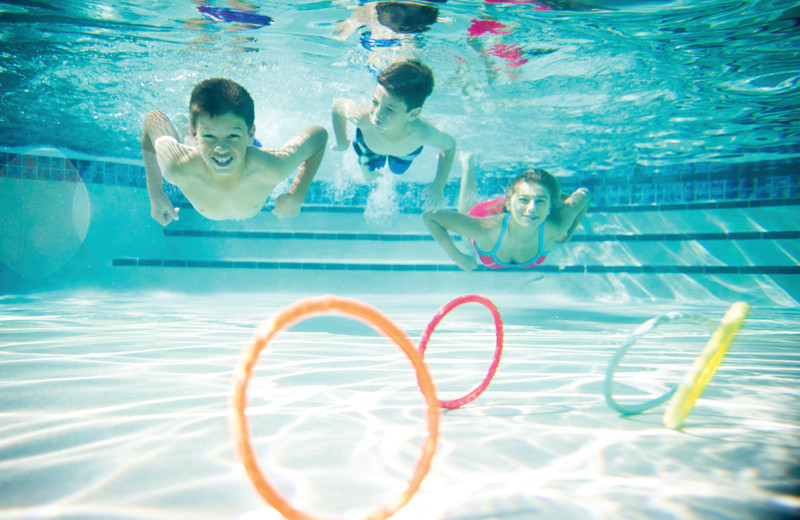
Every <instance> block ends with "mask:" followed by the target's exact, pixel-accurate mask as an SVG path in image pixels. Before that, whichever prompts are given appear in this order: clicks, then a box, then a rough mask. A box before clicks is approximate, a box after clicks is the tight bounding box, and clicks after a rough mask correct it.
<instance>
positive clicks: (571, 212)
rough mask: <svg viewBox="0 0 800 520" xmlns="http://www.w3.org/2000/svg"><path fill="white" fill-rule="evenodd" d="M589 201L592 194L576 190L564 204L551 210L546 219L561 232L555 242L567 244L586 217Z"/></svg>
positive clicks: (579, 189) (585, 190)
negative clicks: (550, 220)
mask: <svg viewBox="0 0 800 520" xmlns="http://www.w3.org/2000/svg"><path fill="white" fill-rule="evenodd" d="M591 200H592V194H591V192H590V191H589V190H587V189H586V188H578V189H577V190H575V191H574V192H573V193H572V195H570V196H569V197H567V198H566V200H564V202H561V203H560V204H558V205H557V206H556V207H555V208H553V211H552V213H551V214H550V216H549V217H548V219H552V222H553V223H555V224H556V225H557V226H558V227H559V231H562V230H563V234H560V235H559V237H558V238H556V242H559V243H561V244H564V243H566V242H569V239H570V238H572V235H574V234H575V231H576V230H577V229H578V226H580V224H581V221H582V220H583V217H584V216H586V211H587V210H588V209H589V202H590V201H591Z"/></svg>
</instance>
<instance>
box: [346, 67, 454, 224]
mask: <svg viewBox="0 0 800 520" xmlns="http://www.w3.org/2000/svg"><path fill="white" fill-rule="evenodd" d="M431 92H433V72H432V71H431V69H430V68H428V67H427V66H425V65H423V64H422V63H421V62H420V61H418V60H408V61H401V62H397V63H393V64H392V65H389V66H388V67H386V69H384V70H383V72H381V73H380V75H379V76H378V85H377V86H376V87H375V93H374V94H373V97H372V106H371V107H370V106H366V105H360V104H358V103H356V102H354V101H351V100H349V99H343V98H339V99H336V100H335V101H334V102H333V110H332V112H333V114H332V118H333V133H334V136H335V137H336V144H335V145H334V147H333V149H334V150H338V151H342V150H346V149H347V147H348V146H349V145H350V141H349V140H348V139H347V121H348V120H349V121H350V122H352V123H353V124H354V125H356V136H355V141H354V142H353V149H354V150H355V151H356V154H357V155H358V162H359V164H361V169H362V172H363V173H364V177H365V178H366V179H367V180H374V179H375V178H376V177H377V176H378V175H379V174H380V170H381V168H382V167H383V166H384V165H388V167H389V170H390V171H391V172H392V173H395V174H398V175H401V174H403V173H405V172H406V170H407V169H408V167H409V166H410V165H411V162H412V161H413V160H414V158H415V157H416V156H418V155H419V154H420V153H421V152H422V148H423V146H426V145H429V146H433V147H434V148H438V149H439V150H440V151H439V164H438V167H437V169H436V177H435V178H434V180H433V183H431V184H430V185H428V186H426V187H425V188H424V189H423V192H422V195H423V197H424V199H425V202H424V204H423V206H422V209H423V211H433V210H435V209H438V208H440V207H442V206H444V203H445V200H444V187H445V184H447V177H448V176H449V175H450V168H451V167H452V166H453V159H454V158H455V154H456V141H455V139H453V138H452V137H451V136H450V135H449V134H447V133H445V132H443V131H442V130H439V129H438V128H437V127H435V126H433V125H432V124H430V123H429V122H428V121H426V120H425V119H423V118H422V116H421V115H420V113H421V112H422V105H423V104H424V103H425V100H426V99H427V97H428V96H429V95H430V94H431Z"/></svg>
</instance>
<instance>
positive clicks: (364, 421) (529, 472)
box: [0, 0, 800, 519]
mask: <svg viewBox="0 0 800 520" xmlns="http://www.w3.org/2000/svg"><path fill="white" fill-rule="evenodd" d="M598 3H599V4H603V5H602V7H601V6H598V5H594V4H592V5H589V4H588V3H580V2H571V1H565V2H557V1H556V0H542V1H541V2H538V3H537V4H536V5H533V4H532V3H530V2H489V1H487V2H478V1H467V0H459V1H454V0H449V1H447V2H427V7H428V8H435V9H436V10H437V11H438V19H437V21H436V22H435V23H433V24H430V25H429V27H428V29H427V30H425V31H422V32H418V33H413V32H412V33H396V34H391V35H389V36H387V34H386V33H385V32H383V31H385V30H387V26H383V27H381V26H380V25H381V24H379V23H378V22H376V21H375V20H372V21H371V22H370V23H367V24H366V25H363V26H360V27H358V28H357V29H356V30H355V31H354V32H353V34H351V35H349V36H348V37H346V38H344V37H343V36H344V34H342V31H344V30H345V29H347V27H348V26H347V21H348V20H355V16H356V13H359V12H363V11H359V10H364V9H367V10H368V9H374V8H376V5H375V3H370V2H359V1H344V2H340V1H330V2H316V1H314V2H310V1H302V2H250V3H248V2H235V3H233V2H232V3H226V2H223V1H219V2H192V1H188V0H187V1H185V2H172V1H161V0H158V1H153V2H138V1H108V2H100V1H89V0H82V1H77V2H69V5H66V6H65V5H61V4H62V3H56V2H46V1H42V2H4V3H0V42H2V47H1V48H0V55H2V56H3V61H2V65H0V106H2V107H3V108H2V110H0V228H2V230H3V231H2V233H0V294H1V295H2V297H1V298H0V334H1V335H2V336H1V337H2V346H1V347H0V403H2V405H1V406H0V432H2V433H1V434H0V518H3V519H4V518H42V517H45V518H46V517H54V518H153V519H155V518H189V517H192V518H242V519H245V518H246V519H249V518H256V517H258V518H279V515H277V513H275V512H274V511H273V510H272V509H271V508H269V506H267V505H266V504H265V502H264V501H263V500H261V499H260V498H259V496H258V494H257V493H256V492H255V490H254V489H253V486H252V485H251V483H250V481H249V479H248V478H247V475H246V473H245V472H244V469H243V467H242V464H241V462H240V461H239V460H238V459H237V456H236V451H235V447H234V443H233V441H232V440H231V437H230V435H229V431H228V430H229V426H228V422H227V421H228V415H229V409H228V400H229V398H230V395H231V387H232V374H233V372H234V368H235V366H236V362H237V360H238V359H239V358H240V353H241V350H242V348H243V347H244V345H245V344H246V343H247V342H248V339H249V338H250V336H251V335H252V334H253V332H254V331H255V329H256V326H257V325H258V324H259V323H260V322H261V321H262V320H264V319H266V318H267V317H268V316H270V315H271V314H272V313H274V312H276V311H278V310H279V309H280V308H281V307H283V306H284V305H288V304H291V303H293V302H295V301H297V300H299V299H301V298H305V297H309V296H318V295H320V294H336V295H339V296H343V297H354V298H359V299H361V300H363V301H365V302H367V303H370V304H372V305H375V306H376V307H377V308H379V309H380V310H382V311H384V312H385V313H386V314H387V315H388V316H389V317H390V318H391V319H392V320H395V321H396V322H397V323H398V324H399V325H400V326H401V327H402V328H403V329H405V330H407V331H408V333H409V335H410V336H411V337H412V338H413V339H415V340H416V338H418V337H419V334H420V332H421V331H422V330H423V329H424V328H425V325H426V324H427V322H428V320H430V319H431V317H432V316H433V314H434V313H435V311H436V309H438V308H439V307H440V306H441V305H443V304H444V303H446V302H447V301H448V300H450V299H451V298H454V297H456V296H460V295H464V294H468V293H479V294H483V295H485V296H487V297H489V298H490V299H491V300H492V301H494V302H495V304H496V305H497V307H498V308H499V310H500V313H501V315H502V316H503V321H504V324H505V332H506V338H505V347H504V354H503V358H502V360H501V363H500V367H499V370H498V372H497V375H496V376H495V379H494V380H493V381H492V383H491V385H490V387H489V389H488V390H487V391H486V392H485V393H484V394H482V395H481V396H480V397H479V398H478V399H477V400H476V401H475V402H473V403H471V404H470V405H468V406H465V407H464V408H461V409H458V410H454V411H448V412H446V413H445V414H443V417H442V422H441V432H440V437H439V444H438V446H439V448H438V451H437V453H436V455H435V457H434V458H433V463H432V466H431V470H430V472H429V474H428V475H427V477H426V478H425V480H424V481H423V483H422V487H421V488H420V491H419V492H418V493H416V494H415V495H414V496H413V497H412V499H411V501H410V502H409V503H408V505H407V506H405V507H404V508H403V509H401V510H400V511H399V512H398V513H397V514H396V515H395V518H414V519H428V518H430V519H439V518H441V519H444V518H447V519H473V518H475V519H477V518H481V519H490V518H520V519H527V518H547V519H550V518H553V519H555V518H558V519H562V518H576V519H578V518H581V519H583V518H590V519H617V518H631V519H632V518H657V519H661V518H664V519H678V518H680V519H686V518H689V519H695V518H696V519H701V518H703V519H704V518H731V519H733V518H737V519H739V518H752V519H762V518H793V517H794V516H796V515H797V513H798V512H799V511H800V499H798V496H800V491H798V489H800V488H799V487H798V486H799V483H800V477H799V476H798V471H797V468H798V467H800V466H798V453H799V451H798V440H797V439H798V438H800V435H798V430H799V429H800V414H798V408H797V405H796V402H797V397H798V394H800V377H798V370H800V363H798V361H800V360H798V351H797V344H798V330H797V325H796V324H797V322H798V317H799V316H798V301H800V284H798V281H799V280H800V278H799V277H800V261H798V258H800V228H798V225H797V208H798V205H800V175H799V174H798V173H797V172H798V168H797V162H798V152H800V140H798V136H800V132H798V131H797V130H798V127H797V125H798V123H797V121H798V120H800V119H798V118H797V114H798V108H799V105H800V97H798V85H800V83H798V72H797V70H796V69H797V67H796V64H797V43H798V40H800V30H799V29H798V27H800V25H798V22H797V20H798V18H800V13H798V12H797V7H796V6H795V5H794V4H793V3H792V2H787V1H781V0H771V1H753V2H744V3H742V2H727V1H721V0H704V1H699V2H683V1H677V2H632V1H627V0H612V1H609V2H598ZM233 4H236V5H233ZM224 9H236V10H237V13H238V14H236V13H234V11H229V12H226V11H224ZM243 12H244V13H246V15H242V13H243ZM209 13H216V14H215V15H214V16H216V17H217V18H215V17H214V16H211V14H209ZM226 13H227V14H226ZM251 15H254V16H256V17H255V18H253V17H252V16H251ZM241 16H245V18H246V19H249V20H250V22H252V23H250V24H242V23H241V20H240V19H239V18H241ZM248 16H250V18H248ZM266 16H268V17H269V18H270V19H271V22H270V23H266V19H265V18H263V17H266ZM237 17H238V18H237ZM259 17H261V18H259ZM255 22H257V23H255ZM376 24H377V25H376ZM350 28H352V26H350ZM337 34H338V37H337ZM409 55H414V56H418V57H419V58H420V59H422V60H423V61H425V62H426V63H427V64H429V65H430V66H431V67H432V68H433V69H434V72H435V75H436V87H435V89H434V93H433V95H432V96H431V98H430V99H429V100H428V102H426V104H425V108H424V114H425V116H426V117H428V118H429V119H430V120H431V121H433V122H435V123H436V124H438V125H441V126H442V128H444V129H446V130H447V131H448V132H450V133H451V134H452V135H454V136H455V137H456V138H457V140H458V146H459V150H461V151H469V152H473V153H475V154H476V155H477V157H478V171H479V191H480V193H481V195H482V196H484V197H490V196H493V195H496V194H498V193H501V192H502V191H503V189H504V187H505V185H506V183H507V182H508V180H509V178H510V177H512V176H513V175H514V174H515V173H516V172H517V171H519V170H522V169H526V168H530V167H545V168H547V169H548V170H550V171H552V172H553V173H555V174H556V175H557V176H558V177H559V179H560V181H561V183H562V186H563V188H564V190H565V191H568V192H569V191H572V190H574V189H576V188H578V187H580V186H584V187H587V188H589V189H590V190H591V192H592V194H593V200H592V205H591V207H590V210H589V213H588V215H587V217H586V219H584V221H583V223H582V225H581V227H580V229H579V230H578V232H577V234H576V235H575V236H574V237H573V239H572V241H571V242H570V243H569V244H566V245H563V246H561V245H558V246H554V247H553V248H552V250H551V252H550V255H549V256H548V258H547V261H546V262H545V263H544V264H543V265H541V266H539V268H538V269H536V270H535V271H533V272H529V273H527V274H519V273H506V272H498V273H494V272H487V271H478V272H470V273H465V272H461V271H460V270H459V269H458V268H457V267H456V266H455V265H454V264H453V263H452V261H450V259H449V258H448V257H447V255H445V254H444V252H443V251H441V249H440V248H439V247H438V245H437V244H436V243H435V242H434V241H433V240H432V239H431V237H430V234H429V232H428V230H427V228H426V227H425V225H424V223H423V222H422V218H421V215H420V204H419V201H420V196H421V189H422V187H423V186H424V185H425V184H427V183H428V182H430V177H431V176H432V172H433V171H434V169H435V164H436V157H435V153H434V152H433V151H431V150H427V149H426V150H424V151H423V152H422V154H421V155H420V156H419V157H418V158H417V159H416V160H415V161H414V164H413V165H412V167H411V168H410V169H409V171H408V172H407V173H406V174H404V175H403V176H392V175H386V176H384V177H383V178H381V179H380V180H379V181H378V182H377V183H375V184H368V183H366V182H364V181H363V179H362V178H361V173H360V171H359V170H358V167H357V164H356V162H355V155H354V154H353V152H352V150H349V151H347V152H344V153H338V152H334V151H332V150H328V151H327V152H326V155H325V158H324V159H323V163H322V166H321V167H320V171H319V173H318V175H317V177H316V178H315V181H314V183H313V184H312V186H311V189H310V190H309V193H308V196H307V198H306V202H305V204H304V207H303V210H302V212H301V213H300V215H299V216H297V217H294V218H292V219H281V220H279V219H276V218H275V217H273V216H272V215H271V214H270V209H271V207H272V202H273V199H271V200H270V201H269V202H268V203H267V206H266V207H265V209H264V211H262V212H261V213H260V214H259V215H257V216H256V217H254V218H252V219H248V220H242V221H211V220H208V219H205V218H203V217H202V216H200V215H199V214H198V213H197V212H195V211H194V209H193V208H192V206H191V205H190V204H189V203H188V201H187V200H186V199H185V198H184V197H183V196H182V194H181V193H180V192H179V191H178V190H177V189H174V187H168V190H167V192H168V195H169V196H170V198H171V200H172V201H173V202H174V203H175V204H176V205H178V206H180V207H181V220H180V221H178V222H173V223H172V224H170V225H169V226H168V227H166V228H162V227H161V226H160V225H159V224H157V223H156V222H155V221H153V220H152V219H151V218H150V215H149V206H148V198H147V191H146V189H145V177H144V169H143V166H142V160H141V153H140V148H139V147H140V144H139V136H140V133H141V125H142V118H143V116H144V114H145V113H146V112H147V111H149V110H151V109H153V108H160V109H162V110H164V111H165V112H166V113H167V114H169V115H170V117H173V118H174V119H175V120H179V119H180V117H181V116H180V114H182V113H185V112H186V105H187V102H188V96H189V92H190V91H191V88H192V86H193V85H194V84H195V83H197V82H198V81H199V80H201V79H204V78H206V77H213V76H229V77H232V78H233V79H235V80H237V81H239V82H241V83H242V84H243V85H245V86H246V87H247V88H248V90H249V91H250V92H251V93H252V94H253V97H254V98H255V100H256V128H257V137H258V138H259V139H260V140H261V141H262V142H266V143H273V142H274V143H281V142H283V141H285V140H286V139H287V138H288V137H289V136H291V135H293V134H294V133H296V132H297V131H298V130H299V129H301V128H304V127H306V126H308V125H311V124H318V125H322V126H325V127H328V128H329V127H330V104H331V101H332V100H333V99H334V98H335V97H339V96H345V97H349V98H353V99H357V100H361V101H362V102H364V103H367V102H369V99H370V96H371V93H372V90H373V88H374V84H375V71H376V70H377V69H379V68H381V67H383V66H385V65H386V64H388V63H389V62H391V61H392V60H396V59H399V58H403V57H407V56H409ZM43 121H44V122H45V124H42V122H43ZM329 144H331V143H329ZM460 174H461V172H460V168H459V166H458V165H456V166H454V168H453V172H452V174H451V178H450V181H449V183H448V186H447V188H446V195H447V197H448V200H449V202H450V203H451V204H454V203H455V198H456V194H457V191H458V182H459V177H460ZM281 189H283V188H279V190H278V192H280V191H281ZM734 301H746V302H748V303H749V304H751V305H752V306H753V312H752V314H751V317H750V318H749V319H748V320H747V321H746V322H745V326H744V328H743V329H742V331H741V332H740V333H739V336H738V337H737V338H736V340H735V341H734V343H733V345H732V346H731V349H730V351H729V353H728V355H727V356H726V358H725V361H724V363H723V364H722V367H721V368H720V370H719V372H718V373H717V375H716V376H715V377H714V379H713V380H712V381H711V383H710V385H709V386H708V388H707V390H706V392H705V393H704V394H703V397H702V398H701V399H700V401H699V402H698V406H697V408H696V410H695V411H694V413H693V414H692V415H691V416H690V418H689V421H688V422H687V425H686V428H684V429H683V430H670V429H667V428H665V427H664V426H663V425H662V424H661V419H660V414H661V411H662V408H658V409H656V410H653V411H651V412H647V413H644V414H642V415H637V416H628V417H623V416H620V415H618V414H617V413H615V412H613V411H612V410H610V409H609V408H608V407H607V406H606V404H605V403H604V401H603V378H604V375H605V368H606V366H607V365H608V363H609V362H610V360H611V358H612V356H613V353H614V351H615V350H616V348H618V347H619V346H620V345H621V344H622V343H623V342H624V341H625V339H626V338H627V337H628V336H629V334H631V332H632V331H633V330H634V329H635V328H636V327H637V326H638V325H640V324H641V323H642V322H644V321H645V320H647V319H649V318H652V317H654V316H658V315H662V314H664V313H667V312H676V311H682V312H690V313H698V314H702V315H705V316H708V317H709V318H710V319H712V320H714V321H717V320H719V319H720V318H721V316H722V314H723V313H724V311H725V309H727V308H728V306H729V305H730V304H731V303H733V302H734ZM707 337H708V331H703V330H699V329H697V328H693V327H691V326H688V325H685V326H684V325H682V326H675V327H666V328H664V329H663V330H659V331H658V333H654V334H652V335H648V338H647V339H646V340H643V341H641V342H639V343H637V346H636V347H635V348H634V349H633V351H632V352H631V355H630V356H628V357H627V358H626V360H627V361H626V363H625V367H624V368H625V370H624V371H623V372H624V373H623V374H622V376H621V377H622V378H623V381H624V383H623V384H622V385H620V389H619V391H620V392H621V393H622V394H623V396H625V395H628V394H629V395H630V396H646V395H650V396H653V395H657V394H658V393H663V392H664V391H665V390H666V389H667V388H669V386H670V385H672V384H674V383H676V382H677V381H678V380H680V378H681V377H682V375H683V373H685V372H686V370H687V367H688V366H689V365H690V364H691V361H692V359H694V358H695V357H696V355H697V354H698V353H699V352H700V350H701V349H702V346H703V344H704V343H705V340H706V338H707ZM493 341H494V331H493V329H492V327H491V321H490V320H489V318H488V315H487V314H486V312H485V310H481V309H477V310H476V309H472V310H469V309H467V310H459V312H458V313H454V314H453V316H451V317H449V318H448V319H446V320H444V321H443V323H442V326H441V327H440V329H438V330H437V333H436V335H435V338H434V341H432V344H431V347H430V349H429V351H428V353H427V354H426V358H427V360H428V362H429V364H430V367H431V371H432V373H433V378H434V382H435V384H436V385H437V387H438V389H439V391H440V393H441V396H442V398H447V397H448V396H450V397H453V396H455V395H457V394H459V393H463V392H464V391H465V390H466V389H468V388H470V387H471V386H474V384H475V383H476V382H477V381H480V379H481V377H483V374H485V370H486V366H487V364H488V360H489V359H490V357H491V347H492V345H493ZM253 384H254V386H253V387H252V388H251V390H250V393H249V396H250V399H251V406H250V408H249V413H250V416H251V418H252V420H253V436H254V440H255V443H256V447H257V449H258V454H259V460H260V463H261V464H262V465H263V466H264V469H265V471H267V472H268V473H269V475H270V479H274V480H275V482H276V484H277V485H278V486H279V487H280V489H281V491H282V492H283V493H285V494H286V495H287V496H288V497H290V499H291V500H292V502H293V503H296V504H297V505H298V507H303V508H308V510H309V511H313V512H314V514H318V515H320V516H323V517H326V518H327V517H331V518H336V517H342V515H344V517H345V518H363V517H364V515H365V513H368V512H370V511H374V510H375V509H376V508H377V507H379V506H380V505H381V504H383V503H386V502H388V501H390V500H392V499H393V497H395V496H396V495H397V494H398V493H399V492H400V491H402V489H403V488H404V486H405V484H406V482H407V481H408V479H409V477H410V473H411V471H412V467H413V464H414V461H415V460H416V458H417V457H418V456H419V446H420V443H421V441H422V435H423V433H424V430H425V426H424V420H423V416H424V413H425V406H424V402H423V401H422V400H421V397H420V394H419V390H418V389H417V386H416V380H415V378H414V375H413V370H411V368H410V367H409V366H408V362H407V360H406V359H405V358H404V356H403V354H402V353H401V352H400V351H399V350H398V349H397V348H396V347H393V346H392V345H391V344H390V343H389V342H388V341H386V340H385V339H383V338H381V337H379V336H378V335H377V334H376V333H375V332H374V331H371V330H370V329H368V328H366V327H363V326H362V325H360V324H354V323H353V322H350V321H346V320H342V319H340V318H328V317H326V318H315V319H314V320H312V321H309V322H304V323H302V324H298V325H297V326H296V327H294V328H292V329H291V330H290V331H289V332H286V333H285V334H284V335H282V336H281V341H279V342H278V343H277V344H276V345H274V347H270V349H269V350H268V351H267V352H265V353H264V355H263V359H262V362H261V363H260V364H259V366H258V369H257V372H256V376H255V378H254V381H253Z"/></svg>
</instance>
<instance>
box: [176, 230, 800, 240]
mask: <svg viewBox="0 0 800 520" xmlns="http://www.w3.org/2000/svg"><path fill="white" fill-rule="evenodd" d="M164 235H165V236H168V237H185V238H224V239H252V240H258V239H271V240H358V241H384V242H420V241H426V242H427V241H433V237H432V236H431V235H429V234H424V233H416V234H411V233H402V234H392V233H358V232H352V233H338V232H320V233H317V232H308V231H206V230H200V229H185V230H184V229H164ZM798 238H800V231H742V232H732V233H642V234H638V235H633V234H630V233H616V234H602V235H575V236H573V237H572V239H571V240H570V242H663V241H687V240H789V239H798Z"/></svg>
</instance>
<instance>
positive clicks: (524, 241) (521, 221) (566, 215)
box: [423, 155, 591, 271]
mask: <svg viewBox="0 0 800 520" xmlns="http://www.w3.org/2000/svg"><path fill="white" fill-rule="evenodd" d="M463 163H464V170H463V174H462V178H461V189H460V193H459V207H458V211H452V210H440V211H436V212H431V213H424V214H423V218H424V219H425V224H426V225H427V226H428V229H429V230H430V231H431V234H432V235H433V237H434V239H436V241H437V242H438V243H439V245H441V246H442V248H443V249H444V250H445V252H446V253H447V254H448V256H450V258H452V259H453V261H454V262H455V263H456V264H457V265H458V266H459V267H460V268H461V269H463V270H465V271H472V270H474V269H475V268H476V267H477V266H478V262H480V263H482V264H483V265H484V266H485V267H487V268H489V269H530V268H533V267H536V266H538V265H539V264H541V263H542V262H543V261H544V259H545V257H546V256H547V252H548V250H549V249H550V246H551V245H552V243H553V242H554V241H558V242H561V243H564V242H567V241H568V240H569V239H570V238H571V237H572V235H573V233H575V230H576V229H577V228H578V225H579V224H580V221H581V220H582V219H583V217H584V215H585V214H586V209H587V208H588V206H589V200H590V199H591V195H590V193H589V190H587V189H586V188H578V189H577V190H575V192H573V193H572V195H570V196H569V197H566V198H564V199H563V200H562V197H561V188H560V186H559V184H558V180H557V179H556V178H555V177H554V176H553V175H552V174H550V173H549V172H547V171H546V170H543V169H540V168H535V169H532V170H527V171H525V172H523V173H520V174H519V175H518V176H517V177H516V178H514V180H512V181H511V183H510V184H509V186H508V188H507V189H506V197H505V198H504V199H503V198H500V199H494V200H489V201H485V202H480V203H478V204H475V202H477V200H478V197H477V189H476V180H475V165H474V160H473V158H472V156H470V155H467V156H465V157H464V158H463ZM451 232H453V233H457V234H459V235H461V236H464V237H466V238H468V239H469V241H470V242H471V243H472V247H473V249H474V254H470V253H464V252H462V251H461V250H460V249H459V248H458V247H457V246H456V245H455V242H454V240H453V236H452V235H451Z"/></svg>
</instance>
